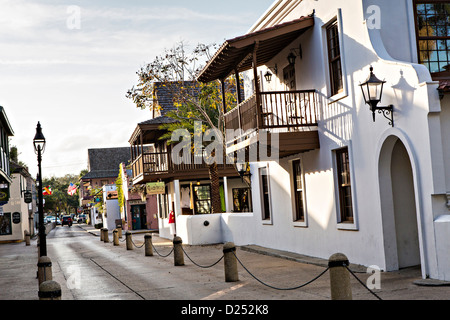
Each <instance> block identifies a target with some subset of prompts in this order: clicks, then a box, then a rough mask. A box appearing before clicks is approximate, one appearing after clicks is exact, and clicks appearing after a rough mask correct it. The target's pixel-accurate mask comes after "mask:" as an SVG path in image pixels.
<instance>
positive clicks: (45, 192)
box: [42, 186, 52, 196]
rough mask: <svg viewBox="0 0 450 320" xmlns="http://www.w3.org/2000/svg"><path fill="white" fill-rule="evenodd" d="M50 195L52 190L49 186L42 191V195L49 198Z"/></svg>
mask: <svg viewBox="0 0 450 320" xmlns="http://www.w3.org/2000/svg"><path fill="white" fill-rule="evenodd" d="M51 194H52V188H51V187H50V186H46V187H44V189H43V190H42V195H43V196H50V195H51Z"/></svg>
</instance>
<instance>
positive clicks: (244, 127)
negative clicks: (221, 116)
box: [225, 90, 320, 157]
mask: <svg viewBox="0 0 450 320" xmlns="http://www.w3.org/2000/svg"><path fill="white" fill-rule="evenodd" d="M318 105H319V101H318V95H317V93H316V91H315V90H297V91H273V92H261V93H260V94H259V95H258V94H256V93H255V94H254V95H253V96H251V97H250V98H249V99H247V100H246V101H244V102H242V103H241V104H239V105H238V106H237V107H236V108H234V109H233V110H231V111H229V112H228V113H227V114H225V126H226V129H227V137H226V142H227V152H233V151H236V150H239V149H242V148H246V147H248V146H250V145H251V144H254V143H258V141H259V137H258V136H259V134H260V133H261V131H262V130H264V131H266V132H267V133H268V134H269V135H270V134H275V133H276V134H278V137H279V150H278V151H279V155H280V157H285V156H288V155H292V154H296V153H301V152H305V151H310V150H314V149H317V148H320V145H319V135H318V131H317V123H318V109H319V108H318ZM229 129H232V130H234V134H229V131H228V130H229ZM268 141H269V143H270V141H271V140H270V139H268ZM268 147H270V145H269V146H268Z"/></svg>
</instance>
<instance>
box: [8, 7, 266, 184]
mask: <svg viewBox="0 0 450 320" xmlns="http://www.w3.org/2000/svg"><path fill="white" fill-rule="evenodd" d="M272 3H273V0H245V1H242V0H227V1H222V0H209V1H206V0H189V1H185V0H184V1H181V0H169V1H167V0H166V1H156V0H127V1H125V0H122V1H118V0H94V1H92V0H91V1H76V0H72V1H61V0H34V1H33V0H27V1H26V0H0V12H1V14H0V106H2V107H3V108H4V109H5V112H6V115H7V117H8V119H9V122H10V124H11V127H12V129H13V131H14V136H13V137H11V139H10V145H13V146H16V147H17V148H18V152H19V160H20V161H22V162H24V163H25V164H26V165H27V166H28V168H29V171H30V173H31V174H32V176H33V177H36V174H37V170H38V168H37V156H36V154H35V153H34V148H33V138H34V135H35V133H36V126H37V123H38V121H39V122H40V123H41V126H42V132H43V134H44V136H45V138H46V141H47V143H46V147H45V151H44V154H43V156H42V175H43V177H44V178H50V177H52V176H55V177H60V176H64V175H66V174H76V175H78V174H79V173H80V171H81V170H83V169H87V162H88V159H87V153H88V152H87V150H88V149H92V148H113V147H127V146H129V144H128V140H129V138H130V137H131V134H132V133H133V130H134V129H135V128H136V125H137V123H139V122H142V121H145V120H148V119H149V117H150V115H149V111H148V110H145V111H143V110H141V109H138V108H136V107H135V105H134V104H133V102H132V101H131V100H130V99H128V98H126V92H127V90H128V89H130V88H132V87H133V85H136V84H137V80H138V79H137V75H136V71H138V70H139V69H140V68H141V67H142V66H145V65H146V63H149V62H151V61H152V60H153V59H154V58H155V57H156V56H158V55H160V54H162V53H163V52H164V50H165V49H169V48H171V47H173V46H174V45H175V44H176V43H177V42H180V41H183V42H184V43H185V44H186V45H187V47H188V48H187V50H189V47H190V46H191V47H194V46H195V45H197V44H198V43H205V44H209V43H217V44H219V45H220V44H222V43H223V42H224V41H225V40H226V39H230V38H234V37H236V36H240V35H243V34H245V33H246V32H247V31H248V30H249V29H250V27H251V26H252V25H253V24H254V23H255V22H256V20H257V19H258V18H259V17H260V16H261V15H263V14H264V12H266V10H267V9H268V8H269V7H270V5H271V4H272Z"/></svg>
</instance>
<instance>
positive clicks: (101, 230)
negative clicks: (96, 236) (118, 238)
mask: <svg viewBox="0 0 450 320" xmlns="http://www.w3.org/2000/svg"><path fill="white" fill-rule="evenodd" d="M103 229H105V228H100V241H105V240H104V239H103V237H104V233H103Z"/></svg>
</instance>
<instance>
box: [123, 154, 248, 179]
mask: <svg viewBox="0 0 450 320" xmlns="http://www.w3.org/2000/svg"><path fill="white" fill-rule="evenodd" d="M189 157H190V159H183V162H182V163H180V164H177V163H174V162H173V161H172V159H171V153H170V152H158V153H143V154H141V155H139V156H138V157H137V158H136V160H134V161H133V163H132V169H133V183H134V184H137V183H146V182H152V181H159V180H170V179H178V180H199V179H209V168H208V165H207V164H206V163H205V162H204V161H203V157H199V158H197V159H196V157H195V156H194V155H192V154H191V155H189ZM218 169H219V176H220V177H224V176H239V175H238V173H237V171H236V169H235V168H234V166H233V165H229V164H226V162H225V161H224V162H223V163H222V164H218Z"/></svg>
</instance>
